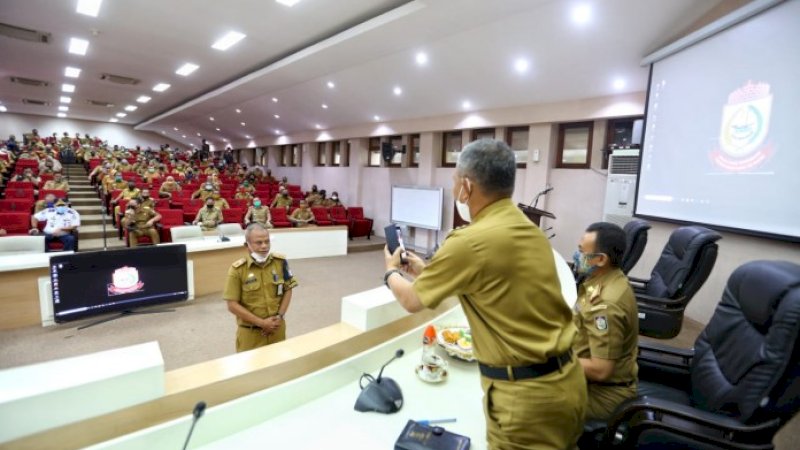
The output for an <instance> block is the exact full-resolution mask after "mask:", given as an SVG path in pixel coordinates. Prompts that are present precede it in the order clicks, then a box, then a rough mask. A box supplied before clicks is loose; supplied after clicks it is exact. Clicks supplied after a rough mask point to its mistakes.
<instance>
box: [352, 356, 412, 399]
mask: <svg viewBox="0 0 800 450" xmlns="http://www.w3.org/2000/svg"><path fill="white" fill-rule="evenodd" d="M404 353H405V352H404V351H403V350H402V349H400V350H397V351H396V352H395V353H394V356H393V357H392V359H390V360H389V361H387V362H386V364H384V365H383V367H381V370H380V372H378V378H377V379H376V378H373V377H372V375H370V374H368V373H364V374H362V375H361V378H360V379H359V380H358V386H359V387H360V388H361V393H360V394H359V395H358V399H357V400H356V405H355V410H356V411H361V412H366V411H375V412H379V413H383V414H391V413H395V412H397V411H399V410H400V408H402V407H403V392H402V391H401V390H400V386H398V385H397V382H396V381H394V380H393V379H391V378H389V377H386V378H383V369H385V368H386V366H388V365H389V364H390V363H391V362H392V361H394V360H395V359H397V358H400V357H402V356H403V354H404ZM364 380H367V381H369V383H367V385H366V386H364Z"/></svg>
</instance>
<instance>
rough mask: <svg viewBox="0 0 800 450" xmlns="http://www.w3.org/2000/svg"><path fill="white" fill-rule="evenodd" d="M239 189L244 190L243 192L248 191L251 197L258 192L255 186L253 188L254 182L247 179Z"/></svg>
mask: <svg viewBox="0 0 800 450" xmlns="http://www.w3.org/2000/svg"><path fill="white" fill-rule="evenodd" d="M239 189H240V190H243V191H246V192H247V193H249V194H250V195H253V193H255V192H256V188H255V186H253V181H252V180H249V179H246V180H244V181H242V184H241V186H239Z"/></svg>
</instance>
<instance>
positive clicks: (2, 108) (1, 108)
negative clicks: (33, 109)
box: [0, 105, 8, 112]
mask: <svg viewBox="0 0 800 450" xmlns="http://www.w3.org/2000/svg"><path fill="white" fill-rule="evenodd" d="M6 111H8V108H6V105H0V112H6Z"/></svg>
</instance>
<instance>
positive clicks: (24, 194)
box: [6, 188, 34, 200]
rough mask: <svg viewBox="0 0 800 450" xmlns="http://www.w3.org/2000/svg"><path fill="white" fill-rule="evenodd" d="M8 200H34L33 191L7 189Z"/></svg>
mask: <svg viewBox="0 0 800 450" xmlns="http://www.w3.org/2000/svg"><path fill="white" fill-rule="evenodd" d="M6 198H7V199H22V200H33V199H34V197H33V189H23V188H6Z"/></svg>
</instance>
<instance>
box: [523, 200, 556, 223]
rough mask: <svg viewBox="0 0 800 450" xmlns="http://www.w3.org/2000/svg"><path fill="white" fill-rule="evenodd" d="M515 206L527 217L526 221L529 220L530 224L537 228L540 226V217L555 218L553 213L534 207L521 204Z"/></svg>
mask: <svg viewBox="0 0 800 450" xmlns="http://www.w3.org/2000/svg"><path fill="white" fill-rule="evenodd" d="M517 206H518V207H519V209H521V210H522V212H523V213H525V215H526V216H528V219H530V220H531V222H533V223H535V224H536V226H537V227H538V226H539V225H540V222H541V220H542V217H547V218H548V219H555V218H556V216H555V215H553V213H551V212H548V211H545V210H543V209H539V208H536V207H534V206H530V205H524V204H522V203H517Z"/></svg>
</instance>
